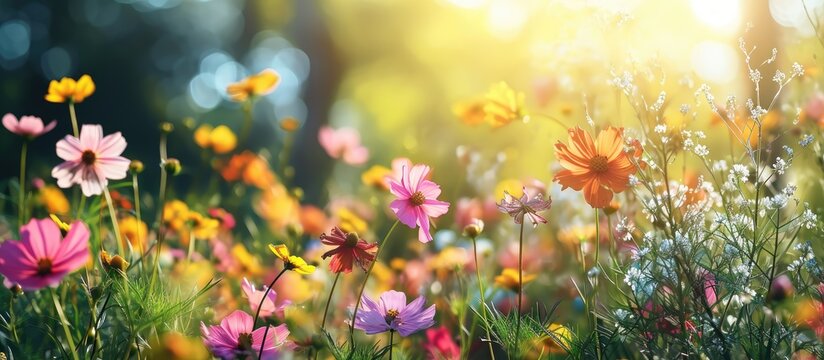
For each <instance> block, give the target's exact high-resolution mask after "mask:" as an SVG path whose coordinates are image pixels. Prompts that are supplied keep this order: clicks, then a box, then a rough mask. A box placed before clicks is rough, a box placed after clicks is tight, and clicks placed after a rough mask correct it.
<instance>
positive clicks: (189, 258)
mask: <svg viewBox="0 0 824 360" xmlns="http://www.w3.org/2000/svg"><path fill="white" fill-rule="evenodd" d="M196 240H197V239H196V238H195V230H194V229H190V230H189V249H188V250H187V252H186V261H189V262H191V261H192V253H193V252H195V241H196Z"/></svg>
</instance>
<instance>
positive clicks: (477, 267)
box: [472, 236, 495, 360]
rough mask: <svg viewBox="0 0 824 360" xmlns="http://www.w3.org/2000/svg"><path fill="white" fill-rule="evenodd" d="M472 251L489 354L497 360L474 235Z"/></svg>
mask: <svg viewBox="0 0 824 360" xmlns="http://www.w3.org/2000/svg"><path fill="white" fill-rule="evenodd" d="M472 252H473V253H474V254H475V275H476V276H477V277H478V290H479V291H480V292H481V316H483V319H484V328H486V341H487V344H488V345H489V356H490V357H491V358H492V360H495V352H494V351H493V349H492V331H491V330H490V329H489V320H488V318H487V315H486V294H485V293H484V282H483V281H482V280H481V266H480V264H479V263H478V244H477V241H476V239H475V237H474V236H473V237H472Z"/></svg>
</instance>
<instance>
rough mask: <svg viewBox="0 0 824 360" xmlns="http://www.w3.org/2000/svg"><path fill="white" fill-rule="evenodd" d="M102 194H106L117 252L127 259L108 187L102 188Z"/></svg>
mask: <svg viewBox="0 0 824 360" xmlns="http://www.w3.org/2000/svg"><path fill="white" fill-rule="evenodd" d="M103 195H105V196H106V204H107V205H108V207H109V218H110V219H111V220H112V230H114V238H115V240H116V241H117V252H118V253H119V254H120V256H123V257H124V258H127V259H128V256H127V255H126V251H125V249H124V248H123V239H122V238H121V235H120V225H118V224H117V212H115V210H114V202H113V201H112V195H111V194H110V193H109V188H108V187H104V188H103Z"/></svg>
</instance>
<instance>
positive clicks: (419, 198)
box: [409, 191, 426, 206]
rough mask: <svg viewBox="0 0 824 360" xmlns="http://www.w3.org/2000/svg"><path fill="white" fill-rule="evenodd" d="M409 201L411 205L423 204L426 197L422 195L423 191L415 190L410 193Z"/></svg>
mask: <svg viewBox="0 0 824 360" xmlns="http://www.w3.org/2000/svg"><path fill="white" fill-rule="evenodd" d="M409 201H411V202H412V205H415V206H421V205H423V203H424V201H426V197H425V196H423V193H422V192H420V191H416V192H415V193H414V194H412V197H411V198H409Z"/></svg>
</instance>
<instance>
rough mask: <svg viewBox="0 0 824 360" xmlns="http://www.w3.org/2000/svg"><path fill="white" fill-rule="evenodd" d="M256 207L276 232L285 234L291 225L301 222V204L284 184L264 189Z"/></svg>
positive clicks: (258, 212)
mask: <svg viewBox="0 0 824 360" xmlns="http://www.w3.org/2000/svg"><path fill="white" fill-rule="evenodd" d="M255 205H256V206H255V211H256V212H257V214H258V215H260V217H261V218H263V219H264V220H266V222H267V223H268V224H269V227H270V228H271V229H272V230H273V231H275V232H283V231H285V230H286V227H287V226H288V225H289V224H295V223H299V222H300V204H299V203H298V201H297V199H295V198H294V197H293V196H292V195H291V194H290V193H289V190H288V189H286V187H285V186H283V185H282V184H273V185H272V186H271V187H270V188H268V189H264V191H263V192H261V194H260V199H259V200H258V201H257V203H256V204H255Z"/></svg>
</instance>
